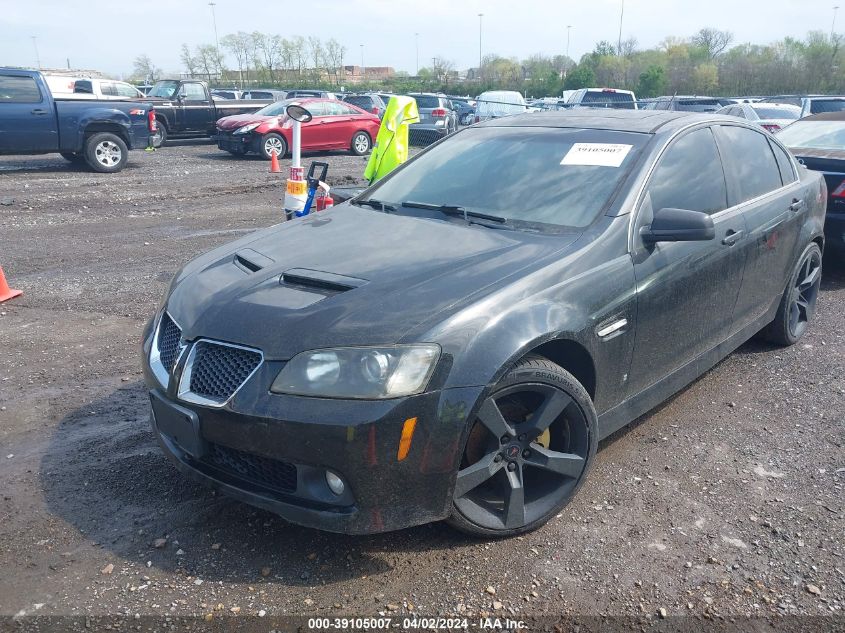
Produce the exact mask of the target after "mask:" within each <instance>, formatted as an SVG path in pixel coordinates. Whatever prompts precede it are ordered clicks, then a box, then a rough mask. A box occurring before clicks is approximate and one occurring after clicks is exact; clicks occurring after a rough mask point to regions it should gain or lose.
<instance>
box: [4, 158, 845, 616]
mask: <svg viewBox="0 0 845 633" xmlns="http://www.w3.org/2000/svg"><path fill="white" fill-rule="evenodd" d="M321 158H322V159H326V158H327V159H328V162H329V163H330V164H331V170H330V181H331V183H332V184H335V185H337V184H355V183H358V182H360V180H359V178H360V175H361V173H362V172H363V168H364V161H363V160H362V159H360V158H355V157H351V156H348V155H343V154H331V155H328V156H327V157H326V156H323V157H321ZM306 164H307V161H306ZM286 166H287V161H283V169H284V167H286ZM282 186H283V181H282V179H281V178H280V177H279V175H274V174H269V173H267V164H266V163H265V162H264V161H261V160H258V159H237V158H233V157H230V156H229V155H228V154H225V153H223V152H219V151H218V150H217V149H216V148H215V147H214V146H212V145H209V144H207V143H204V142H178V143H176V144H175V145H171V146H168V147H165V148H163V149H161V150H160V151H158V152H156V153H154V154H145V153H143V152H134V153H133V155H132V159H131V163H130V165H129V167H128V168H127V169H126V170H124V171H123V172H121V173H119V174H115V175H100V174H93V173H89V172H87V171H85V170H84V169H82V168H78V167H75V166H70V165H69V164H67V163H66V162H65V161H63V159H61V158H60V157H57V156H56V157H53V156H48V157H6V158H0V266H2V267H3V268H4V269H5V271H6V274H7V276H8V277H9V280H10V282H11V284H12V285H13V286H14V287H18V288H21V289H23V290H24V295H23V296H22V297H20V298H18V299H15V300H13V301H10V302H7V303H3V304H0V447H2V448H0V482H2V494H1V495H0V517H2V520H0V569H2V570H3V571H2V573H0V615H2V616H7V617H12V616H16V617H17V618H18V619H19V620H20V622H26V621H27V618H28V617H29V616H53V615H55V616H86V617H96V616H115V615H119V616H122V617H124V618H126V620H125V621H124V622H125V623H128V624H127V626H129V625H131V623H132V622H133V621H135V622H138V621H140V622H150V620H149V619H147V618H149V617H150V616H158V617H159V618H164V617H168V618H177V619H178V618H183V617H195V618H197V619H198V620H197V621H199V622H207V621H221V620H223V621H231V620H232V619H237V618H245V617H247V616H254V617H255V618H257V619H260V618H268V619H271V618H274V617H276V618H277V617H280V616H289V615H303V616H329V617H336V616H337V617H342V616H353V615H356V616H376V615H378V614H384V615H386V616H392V617H395V618H397V619H400V618H402V617H404V616H409V615H414V614H416V615H438V614H439V615H451V616H460V617H467V618H471V619H473V621H475V620H478V618H480V617H491V618H492V617H496V616H498V617H500V618H510V619H515V620H518V619H530V618H532V617H534V618H538V619H537V620H536V621H537V622H538V623H543V626H546V625H548V626H551V627H552V628H553V626H554V622H555V621H557V618H560V617H561V616H563V617H570V618H585V617H589V616H594V617H596V618H599V617H603V616H608V617H609V616H613V617H616V618H622V617H624V618H628V620H625V621H624V622H625V623H626V624H625V627H626V628H627V626H628V625H629V624H630V626H631V627H636V628H638V629H640V628H642V629H648V628H649V627H652V628H654V627H659V626H660V623H661V622H666V623H669V622H672V623H674V625H675V626H676V627H677V628H678V629H679V630H693V629H694V628H695V626H699V625H701V623H709V624H713V623H728V624H730V623H732V624H733V625H735V626H736V627H738V628H737V629H736V630H781V629H783V628H788V627H799V628H800V627H804V628H803V630H825V631H827V630H843V628H845V617H843V610H845V560H843V555H845V449H843V444H845V378H843V377H845V345H843V343H845V334H844V333H843V332H845V328H844V327H843V326H845V320H843V314H845V272H843V268H845V267H843V266H841V265H840V264H839V263H837V262H833V261H830V260H827V261H826V262H825V266H826V272H825V280H824V283H823V286H822V293H821V297H820V300H819V311H818V315H817V320H816V322H815V324H814V325H813V326H812V328H811V329H810V331H809V333H808V334H807V336H806V337H805V338H804V339H803V340H802V341H801V343H799V344H798V345H796V346H794V347H791V348H787V349H782V348H774V347H771V346H769V345H767V344H763V343H760V342H757V341H752V342H749V343H748V344H746V345H744V346H743V347H742V348H740V349H739V350H738V351H737V352H736V353H734V354H733V355H732V356H730V357H729V358H728V359H726V360H725V361H723V362H722V363H721V364H719V365H718V366H717V367H716V368H714V369H713V370H712V371H710V372H709V373H707V374H706V375H705V376H703V377H702V378H700V379H699V380H698V381H696V382H695V383H694V384H692V385H691V386H690V387H688V388H687V389H686V390H684V391H683V392H682V393H680V394H678V395H677V396H676V397H675V398H673V399H672V400H670V401H669V402H667V403H666V404H664V405H663V406H661V407H659V408H658V409H656V410H655V411H653V412H651V413H650V414H649V415H646V416H644V417H643V418H641V419H640V420H638V421H637V422H636V423H634V424H633V425H631V426H630V427H628V428H627V429H624V430H622V431H621V432H619V433H617V434H616V435H614V436H613V437H611V438H609V439H608V440H607V441H605V442H603V443H602V445H601V446H600V450H599V454H598V456H597V459H596V463H595V467H594V469H593V471H592V473H591V475H590V477H589V480H588V481H587V482H586V484H585V485H584V487H583V488H582V490H581V492H580V493H579V495H578V497H577V498H576V499H575V500H574V501H573V502H572V504H570V506H569V507H568V508H567V509H566V510H565V511H564V512H563V513H562V514H561V515H559V516H558V517H557V518H556V519H554V520H552V521H551V522H550V523H549V524H548V525H547V526H546V527H545V528H543V529H541V530H538V531H536V532H534V533H532V534H529V535H526V536H524V537H519V538H515V539H511V540H505V541H490V542H484V541H477V540H473V539H469V538H467V537H464V536H462V535H460V534H458V533H456V532H454V531H452V530H451V529H450V528H448V527H447V526H445V525H441V524H434V525H428V526H423V527H419V528H414V529H409V530H404V531H401V532H397V533H391V534H382V535H375V536H366V537H350V536H339V535H334V534H327V533H321V532H317V531H313V530H308V529H305V528H300V527H297V526H293V525H289V524H287V523H285V522H284V521H283V520H281V519H280V518H278V517H276V516H274V515H272V514H269V513H267V512H264V511H261V510H256V509H253V508H251V507H249V506H245V505H243V504H241V503H238V502H236V501H232V500H229V499H226V498H221V497H219V496H215V495H214V494H213V493H212V492H210V491H208V490H206V489H205V488H202V487H199V486H197V485H195V484H194V483H192V482H190V481H188V480H187V479H185V478H184V477H182V476H180V475H179V474H178V473H177V471H176V470H175V469H174V468H173V467H172V466H171V465H170V463H169V462H168V461H167V459H166V458H165V457H164V455H163V454H162V453H161V452H160V451H159V449H158V447H157V445H156V443H155V441H154V439H153V436H152V433H151V431H150V428H149V422H148V406H149V403H148V399H147V395H146V392H145V390H144V387H143V384H142V382H141V374H140V368H139V337H140V333H141V330H142V328H143V325H144V323H145V321H146V319H148V318H149V317H150V316H151V315H152V314H153V313H154V312H155V310H156V307H157V306H158V304H159V301H160V300H161V297H162V294H163V293H164V291H165V289H166V286H167V283H168V281H169V279H170V276H171V275H172V274H173V273H174V271H175V270H176V269H177V268H178V267H179V266H181V265H182V264H183V263H184V262H185V261H187V260H188V259H190V258H191V257H192V256H194V255H195V254H198V253H200V252H203V251H205V250H208V249H209V248H211V247H213V246H215V245H217V244H220V243H223V242H225V241H228V240H231V239H233V238H235V237H237V236H239V235H240V234H242V233H244V232H246V231H251V230H254V229H257V228H260V227H264V226H267V225H269V224H271V223H274V222H277V221H279V220H280V218H281V215H282V211H281V196H282ZM681 616H683V617H681ZM136 617H137V618H139V620H134V619H135V618H136ZM544 618H547V619H544ZM227 619H228V620H227ZM160 621H161V622H163V621H164V620H160ZM174 621H176V620H174ZM268 621H269V620H268ZM575 621H576V620H571V621H570V620H568V622H570V624H571V623H572V622H575ZM597 621H602V620H597ZM9 622H11V620H8V621H7V623H9ZM605 622H608V621H607V620H605ZM620 622H621V620H620ZM690 622H694V623H698V624H695V626H693V625H692V624H689V623H690ZM81 626H82V628H84V623H83V625H81ZM89 626H90V623H89ZM538 626H540V624H538ZM573 626H574V629H573V628H572V627H573ZM581 626H582V625H572V626H570V625H567V627H568V628H560V627H559V630H579V628H580V627H581ZM702 626H703V625H702ZM0 628H2V624H0ZM68 628H72V627H70V625H69V624H68ZM94 628H98V627H94ZM138 628H140V626H139V627H138ZM581 630H586V629H581ZM796 630H797V629H796Z"/></svg>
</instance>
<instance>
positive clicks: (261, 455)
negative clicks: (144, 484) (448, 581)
mask: <svg viewBox="0 0 845 633" xmlns="http://www.w3.org/2000/svg"><path fill="white" fill-rule="evenodd" d="M151 338H152V337H151V336H150V335H148V336H146V337H145V341H144V345H143V368H144V376H145V380H146V382H147V385H148V386H149V388H150V398H151V401H152V405H153V406H152V415H151V422H152V426H153V430H154V431H155V434H156V438H157V439H158V442H159V444H160V445H161V447H162V449H163V450H164V452H165V453H166V454H167V455H168V457H169V458H170V459H171V460H172V461H173V462H174V464H175V465H176V466H177V468H179V470H181V471H182V472H184V473H186V474H188V475H189V476H191V477H192V478H194V479H196V480H199V481H201V482H203V483H205V484H207V485H209V486H211V487H213V488H215V489H217V490H219V491H220V492H222V493H224V494H226V495H229V496H232V497H234V498H236V499H239V500H241V501H244V502H246V503H249V504H251V505H254V506H258V507H261V508H264V509H266V510H269V511H271V512H274V513H276V514H278V515H280V516H282V517H284V518H285V519H287V520H289V521H291V522H292V523H297V524H300V525H304V526H308V527H314V528H318V529H322V530H328V531H332V532H344V533H349V534H366V533H374V532H384V531H389V530H396V529H401V528H405V527H409V526H412V525H419V524H423V523H429V522H431V521H437V520H440V519H443V518H446V517H447V516H448V515H449V513H450V511H451V497H452V491H453V487H454V479H455V474H456V472H457V469H458V465H459V461H460V453H461V448H462V441H463V434H464V430H465V428H466V417H467V415H468V414H469V412H470V411H471V410H472V408H473V406H474V404H475V401H476V400H477V399H478V397H479V396H480V394H481V388H480V387H479V388H475V387H472V388H462V389H450V390H443V391H434V392H430V393H424V394H420V395H418V396H412V397H408V398H401V399H394V400H384V401H362V400H331V399H321V398H304V397H298V396H287V395H278V394H271V393H270V392H269V386H270V384H271V383H272V381H273V379H274V378H275V376H276V375H277V373H278V371H279V370H280V369H281V367H282V366H283V365H284V363H282V362H272V361H265V362H264V363H263V364H262V365H261V367H260V368H259V369H258V371H256V373H255V374H254V375H253V376H252V377H251V378H250V379H249V380H247V382H246V383H245V384H244V385H243V387H242V388H241V389H240V390H239V391H238V392H237V393H236V394H235V396H234V397H233V398H232V400H231V401H229V403H228V404H226V405H225V406H224V407H222V408H209V407H203V406H200V405H195V404H189V403H185V402H181V401H179V400H178V399H177V398H176V396H175V383H177V382H178V378H179V375H180V372H181V370H182V367H180V363H179V362H177V364H176V367H175V368H174V370H173V372H172V373H173V375H172V376H171V378H170V384H169V385H168V386H167V387H164V386H162V385H161V384H160V383H159V382H158V380H157V379H156V377H155V376H154V374H153V372H152V370H151V368H150V365H149V351H150V344H151ZM414 417H415V418H417V423H416V427H415V432H414V435H413V439H412V442H411V448H410V451H409V453H408V455H407V457H405V458H404V459H402V460H401V461H400V460H399V459H398V449H399V442H400V438H401V435H402V429H403V426H404V423H405V420H407V419H409V418H414ZM221 451H222V454H224V455H228V456H229V457H227V458H226V460H225V461H224V462H221V461H220V459H217V457H218V456H219V454H220V453H221ZM230 462H233V463H230ZM221 463H223V466H222V467H221ZM280 469H281V470H282V476H284V473H290V470H291V469H292V470H293V472H294V474H293V475H292V477H293V480H292V481H293V483H290V480H286V481H287V482H288V483H287V484H285V485H281V486H280V485H278V477H276V479H273V478H272V477H269V476H266V473H268V472H269V473H270V474H271V475H273V476H276V475H278V473H279V471H280ZM326 470H331V471H332V472H334V473H336V474H337V475H339V476H341V478H342V479H343V480H344V482H345V484H346V491H345V492H344V494H343V495H341V496H340V497H338V496H336V495H334V494H333V493H331V491H329V490H328V487H327V485H326V483H325V471H326Z"/></svg>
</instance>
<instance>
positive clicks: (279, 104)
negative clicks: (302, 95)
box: [255, 99, 299, 116]
mask: <svg viewBox="0 0 845 633" xmlns="http://www.w3.org/2000/svg"><path fill="white" fill-rule="evenodd" d="M291 103H299V101H298V100H297V99H283V100H282V101H276V102H275V103H271V104H270V105H268V106H264V107H263V108H261V109H260V110H259V111H258V112H256V113H255V114H258V115H261V116H279V115H282V114H285V108H287V107H288V106H289V105H290V104H291Z"/></svg>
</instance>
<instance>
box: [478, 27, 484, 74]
mask: <svg viewBox="0 0 845 633" xmlns="http://www.w3.org/2000/svg"><path fill="white" fill-rule="evenodd" d="M483 17H484V14H483V13H479V14H478V78H479V79H481V18H483Z"/></svg>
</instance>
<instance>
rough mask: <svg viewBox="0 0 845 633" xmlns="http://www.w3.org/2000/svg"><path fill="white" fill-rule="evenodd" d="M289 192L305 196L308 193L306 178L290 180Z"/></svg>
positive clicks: (293, 194)
mask: <svg viewBox="0 0 845 633" xmlns="http://www.w3.org/2000/svg"><path fill="white" fill-rule="evenodd" d="M287 192H288V193H289V194H290V195H292V196H304V195H306V194H307V193H308V183H307V182H305V181H304V180H288V189H287Z"/></svg>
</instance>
